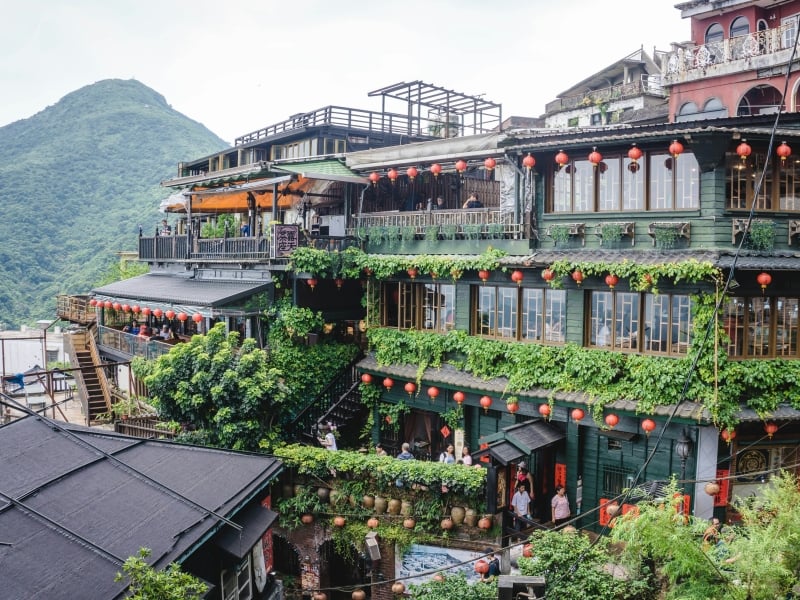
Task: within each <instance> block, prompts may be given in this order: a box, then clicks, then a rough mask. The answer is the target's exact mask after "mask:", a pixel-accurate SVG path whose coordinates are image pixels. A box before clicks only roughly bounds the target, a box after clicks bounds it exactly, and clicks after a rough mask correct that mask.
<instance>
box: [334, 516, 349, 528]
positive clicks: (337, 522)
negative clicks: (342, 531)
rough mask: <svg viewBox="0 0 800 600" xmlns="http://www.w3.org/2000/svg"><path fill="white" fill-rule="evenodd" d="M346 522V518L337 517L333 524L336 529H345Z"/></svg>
mask: <svg viewBox="0 0 800 600" xmlns="http://www.w3.org/2000/svg"><path fill="white" fill-rule="evenodd" d="M345 522H346V520H345V518H344V517H341V516H337V517H334V518H333V524H334V525H336V527H344V524H345Z"/></svg>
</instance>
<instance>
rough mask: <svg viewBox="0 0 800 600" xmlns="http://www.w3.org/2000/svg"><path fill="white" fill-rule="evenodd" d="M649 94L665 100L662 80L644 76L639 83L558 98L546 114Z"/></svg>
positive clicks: (620, 84) (549, 105) (549, 106)
mask: <svg viewBox="0 0 800 600" xmlns="http://www.w3.org/2000/svg"><path fill="white" fill-rule="evenodd" d="M644 94H648V95H651V96H658V97H661V98H663V97H664V95H665V93H664V88H663V87H662V85H661V79H660V77H658V76H649V75H642V77H641V78H640V79H639V80H637V81H631V82H628V83H619V84H616V85H612V86H611V87H607V88H601V89H599V90H592V91H590V92H586V93H585V94H578V95H576V96H568V97H566V98H558V99H557V100H553V101H552V102H549V103H548V104H547V105H546V106H545V113H546V114H551V113H556V112H560V111H562V110H573V109H576V108H582V107H589V106H594V105H598V104H603V103H604V102H613V101H614V100H622V99H625V98H635V97H637V96H642V95H644Z"/></svg>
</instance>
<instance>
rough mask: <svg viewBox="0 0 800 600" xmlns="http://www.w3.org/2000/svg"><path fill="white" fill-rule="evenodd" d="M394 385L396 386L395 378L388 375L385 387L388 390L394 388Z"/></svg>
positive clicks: (384, 383) (384, 381)
mask: <svg viewBox="0 0 800 600" xmlns="http://www.w3.org/2000/svg"><path fill="white" fill-rule="evenodd" d="M393 386H394V379H392V378H391V377H387V378H386V379H384V380H383V387H385V388H386V389H387V390H390V389H392V387H393Z"/></svg>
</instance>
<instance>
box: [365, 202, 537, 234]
mask: <svg viewBox="0 0 800 600" xmlns="http://www.w3.org/2000/svg"><path fill="white" fill-rule="evenodd" d="M353 223H354V228H353V229H352V230H351V231H350V233H351V235H356V236H358V237H360V238H365V237H368V238H370V239H372V238H373V237H374V236H375V235H377V234H381V235H384V236H386V235H389V236H391V235H398V236H405V235H407V234H412V233H413V236H414V237H419V238H421V239H438V238H442V239H455V238H456V237H459V238H462V239H480V238H484V239H485V238H496V239H510V238H513V239H519V238H521V237H522V233H523V229H524V228H523V225H522V223H517V222H515V220H514V215H513V213H510V212H506V211H501V210H499V209H492V208H477V209H463V210H432V211H413V212H398V211H387V212H380V213H368V214H362V215H357V216H354V217H353ZM412 230H413V231H412Z"/></svg>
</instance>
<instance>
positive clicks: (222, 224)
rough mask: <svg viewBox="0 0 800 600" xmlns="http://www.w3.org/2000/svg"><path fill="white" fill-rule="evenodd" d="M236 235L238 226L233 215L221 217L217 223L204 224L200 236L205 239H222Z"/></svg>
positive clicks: (217, 219)
mask: <svg viewBox="0 0 800 600" xmlns="http://www.w3.org/2000/svg"><path fill="white" fill-rule="evenodd" d="M235 233H236V224H235V223H234V221H233V215H220V216H219V217H217V218H216V222H215V223H210V222H207V223H203V229H202V230H201V231H200V235H201V236H202V237H204V238H221V237H228V236H232V235H234V234H235Z"/></svg>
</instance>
